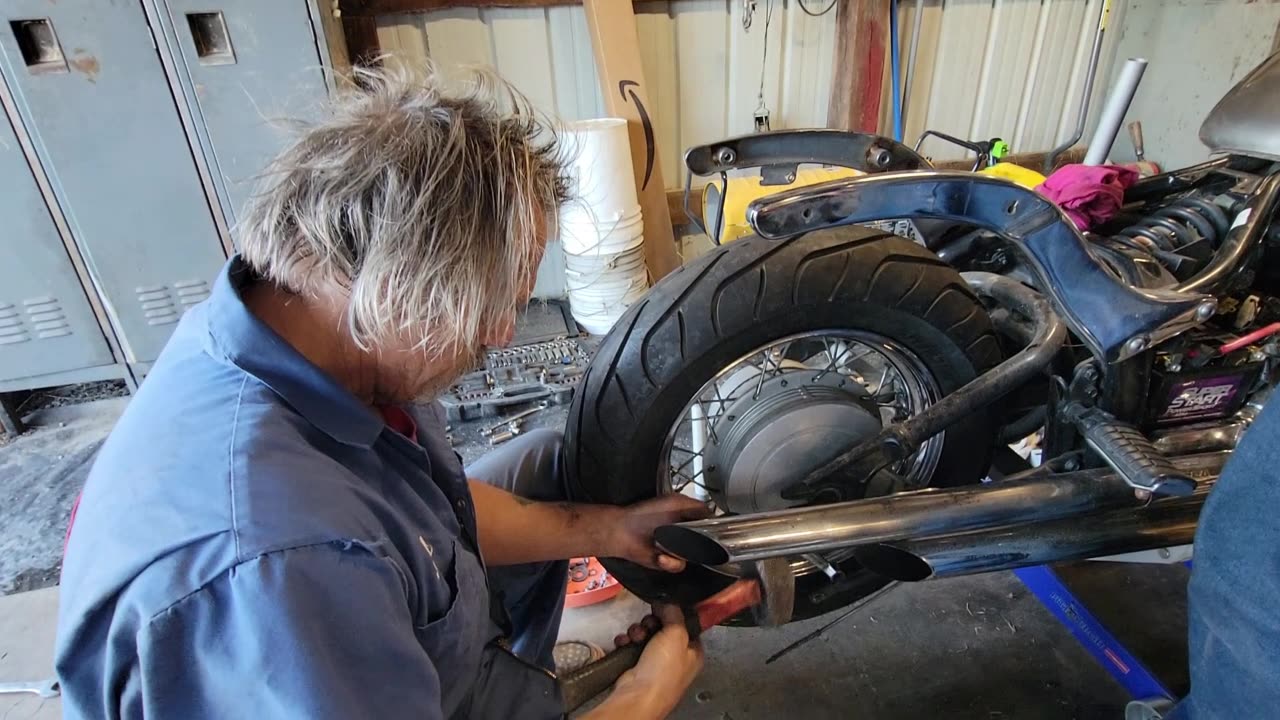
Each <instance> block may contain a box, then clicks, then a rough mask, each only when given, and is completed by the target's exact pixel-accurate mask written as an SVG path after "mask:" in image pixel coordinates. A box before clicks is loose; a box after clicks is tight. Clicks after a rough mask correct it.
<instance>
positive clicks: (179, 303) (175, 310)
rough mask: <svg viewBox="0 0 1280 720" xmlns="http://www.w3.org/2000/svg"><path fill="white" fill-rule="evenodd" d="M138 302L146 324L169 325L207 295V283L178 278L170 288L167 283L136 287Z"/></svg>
mask: <svg viewBox="0 0 1280 720" xmlns="http://www.w3.org/2000/svg"><path fill="white" fill-rule="evenodd" d="M135 292H136V293H137V296H138V303H139V304H140V305H141V306H142V316H143V317H145V318H146V319H147V324H148V325H170V324H172V323H176V322H178V318H180V317H182V313H184V312H186V311H187V310H188V309H190V308H191V306H192V305H195V304H196V303H198V302H200V301H201V300H204V299H205V298H207V297H209V284H208V283H206V282H205V281H203V280H179V281H178V282H175V283H174V284H173V289H172V290H170V289H169V287H168V286H167V285H151V286H147V287H140V288H137V290H136V291H135Z"/></svg>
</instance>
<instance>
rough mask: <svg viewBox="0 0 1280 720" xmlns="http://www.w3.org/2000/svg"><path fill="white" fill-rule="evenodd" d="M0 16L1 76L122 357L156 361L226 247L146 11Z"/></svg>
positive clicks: (70, 3) (23, 2)
mask: <svg viewBox="0 0 1280 720" xmlns="http://www.w3.org/2000/svg"><path fill="white" fill-rule="evenodd" d="M0 13H2V16H0V72H3V73H4V75H5V76H6V77H7V78H8V80H9V84H10V86H11V89H12V91H13V95H14V102H15V105H16V106H17V109H18V113H19V114H20V116H21V118H22V121H23V123H24V125H25V127H26V129H27V130H28V132H29V133H30V136H31V141H32V144H33V145H34V147H35V151H36V154H37V157H38V158H39V161H40V163H41V165H42V166H43V168H44V169H45V171H46V172H47V174H48V176H49V180H50V184H51V185H52V188H53V192H54V195H55V196H56V197H57V200H58V204H59V206H60V207H61V209H62V211H63V213H64V214H65V216H66V219H67V222H68V225H69V226H70V228H71V233H72V235H73V237H74V238H75V241H76V243H77V245H78V247H79V248H80V250H81V253H82V254H83V256H84V258H85V263H86V265H87V267H88V270H89V273H90V274H91V275H92V277H93V279H94V282H95V284H96V286H97V288H98V290H99V292H100V294H101V296H102V299H103V303H104V305H105V307H106V310H107V313H108V315H109V316H110V318H111V322H112V324H113V325H114V326H115V329H116V331H117V334H118V336H119V337H120V340H121V344H122V346H123V350H124V353H125V357H126V360H127V361H128V362H130V363H138V362H147V361H150V360H154V359H155V358H156V356H157V355H158V354H159V352H160V349H161V348H162V347H163V346H164V343H165V341H166V340H167V339H168V337H169V333H170V332H171V331H172V330H173V326H174V324H175V323H176V322H177V321H178V318H179V316H180V315H181V314H182V312H183V311H184V310H185V309H186V308H188V307H190V306H191V305H192V304H194V303H196V302H198V301H199V300H200V299H202V298H203V297H205V296H206V295H207V294H208V288H209V284H210V283H211V282H212V281H213V278H214V276H215V275H216V274H217V272H218V269H219V268H220V267H221V265H222V263H223V261H224V260H225V255H224V253H223V250H222V245H221V242H220V239H219V236H218V232H217V229H216V226H215V224H214V220H213V216H212V213H211V209H210V205H209V198H208V197H207V196H206V194H205V190H204V188H203V187H202V186H201V183H200V181H199V177H198V174H197V170H196V167H195V161H194V158H193V156H192V154H191V147H190V146H189V145H188V142H187V138H186V136H185V135H184V132H183V127H182V124H181V122H180V120H179V116H178V113H177V109H176V106H175V103H174V97H173V95H172V94H171V92H170V90H169V85H168V82H167V80H166V77H165V73H164V70H163V68H162V66H161V63H160V59H159V56H158V55H157V53H156V47H155V44H154V40H153V37H152V35H151V31H150V28H149V27H148V24H147V20H146V17H145V15H144V14H143V8H142V6H141V5H140V4H139V3H127V2H126V3H121V2H113V3H103V2H94V1H92V0H61V1H60V2H58V3H50V2H47V0H6V2H5V3H4V4H3V5H2V6H0ZM32 23H35V25H32ZM37 41H38V42H37Z"/></svg>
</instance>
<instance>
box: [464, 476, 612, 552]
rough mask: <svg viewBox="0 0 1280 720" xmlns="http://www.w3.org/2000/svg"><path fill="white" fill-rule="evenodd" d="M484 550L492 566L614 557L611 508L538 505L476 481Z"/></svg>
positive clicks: (474, 491) (474, 489)
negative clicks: (585, 556)
mask: <svg viewBox="0 0 1280 720" xmlns="http://www.w3.org/2000/svg"><path fill="white" fill-rule="evenodd" d="M469 484H470V486H471V497H472V499H473V500H474V502H475V507H476V526H477V529H478V530H479V534H480V538H479V542H480V550H481V551H482V552H483V553H484V558H485V561H486V562H487V563H489V564H490V565H518V564H520V563H530V562H545V561H548V560H563V559H565V558H568V557H575V556H582V555H610V554H612V553H613V552H614V549H613V548H612V547H611V537H612V534H611V532H610V530H611V526H612V525H613V522H612V521H611V518H612V516H613V515H616V514H617V513H618V511H619V510H618V508H616V507H613V506H611V505H577V504H573V503H554V502H535V501H533V500H528V499H525V498H522V497H520V496H518V495H513V494H511V493H509V492H507V491H506V490H503V489H501V488H496V487H494V486H492V485H487V484H485V483H482V482H479V481H476V480H472V481H470V483H469Z"/></svg>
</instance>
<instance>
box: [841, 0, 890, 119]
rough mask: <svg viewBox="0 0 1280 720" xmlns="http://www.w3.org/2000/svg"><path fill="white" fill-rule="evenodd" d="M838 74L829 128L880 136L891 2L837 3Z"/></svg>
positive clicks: (856, 0)
mask: <svg viewBox="0 0 1280 720" xmlns="http://www.w3.org/2000/svg"><path fill="white" fill-rule="evenodd" d="M838 2H839V3H840V5H839V7H837V8H836V56H835V72H834V73H833V75H832V78H831V101H830V103H829V104H828V105H827V125H828V126H829V127H833V128H836V129H838V130H854V131H858V132H870V133H874V132H879V129H880V96H881V94H882V92H883V87H884V68H885V64H886V62H887V56H888V41H889V0H838Z"/></svg>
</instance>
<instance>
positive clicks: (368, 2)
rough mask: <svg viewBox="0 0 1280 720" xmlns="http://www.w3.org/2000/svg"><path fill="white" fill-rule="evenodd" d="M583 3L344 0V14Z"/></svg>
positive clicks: (574, 2) (575, 2)
mask: <svg viewBox="0 0 1280 720" xmlns="http://www.w3.org/2000/svg"><path fill="white" fill-rule="evenodd" d="M581 4H582V0H463V1H462V2H459V0H342V14H343V15H344V16H348V17H355V16H363V17H373V16H377V15H396V14H400V13H417V12H427V11H429V10H445V9H448V8H458V7H469V8H538V7H562V6H565V5H581Z"/></svg>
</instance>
